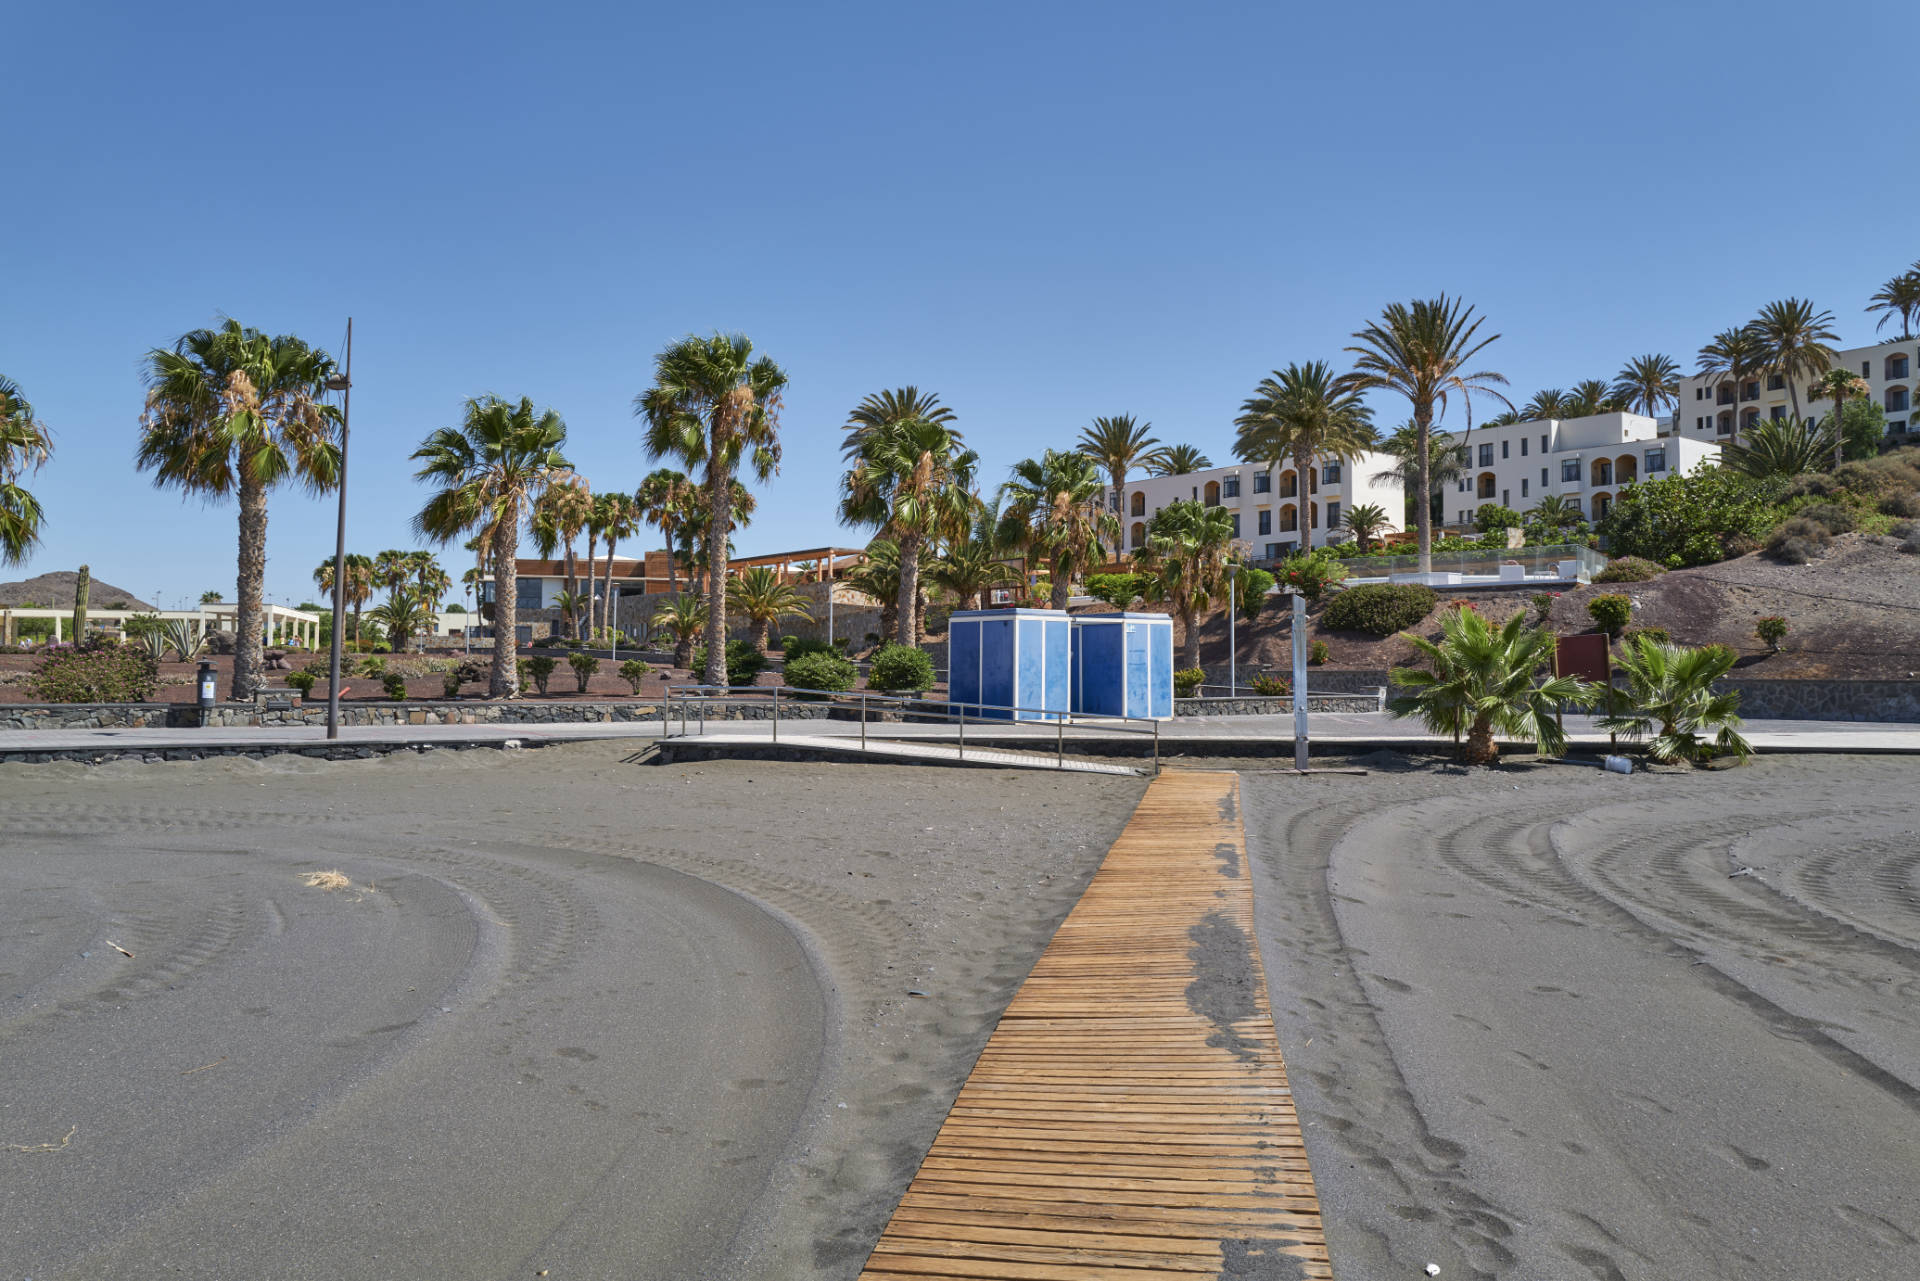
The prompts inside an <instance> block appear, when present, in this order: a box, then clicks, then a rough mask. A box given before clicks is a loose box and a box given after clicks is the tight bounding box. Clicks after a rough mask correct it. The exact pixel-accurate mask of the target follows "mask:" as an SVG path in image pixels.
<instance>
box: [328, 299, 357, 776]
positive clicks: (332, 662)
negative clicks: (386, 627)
mask: <svg viewBox="0 0 1920 1281" xmlns="http://www.w3.org/2000/svg"><path fill="white" fill-rule="evenodd" d="M326 386H327V390H328V391H337V392H339V393H340V394H341V398H340V478H339V479H340V513H339V516H338V517H337V518H336V520H335V522H334V530H333V644H332V645H331V646H330V647H329V651H330V652H329V653H328V656H327V737H328V738H339V737H340V630H341V627H340V625H341V623H342V621H343V620H344V618H345V615H346V611H347V420H348V418H350V417H351V416H352V410H353V317H352V316H348V317H347V366H346V368H345V370H343V371H342V372H341V373H339V374H336V375H335V376H334V377H332V378H329V379H327V383H326Z"/></svg>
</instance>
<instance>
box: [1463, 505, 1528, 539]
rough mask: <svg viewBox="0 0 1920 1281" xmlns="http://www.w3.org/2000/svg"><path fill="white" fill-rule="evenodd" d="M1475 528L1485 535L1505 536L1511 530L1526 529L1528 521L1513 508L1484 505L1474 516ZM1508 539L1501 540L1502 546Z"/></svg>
mask: <svg viewBox="0 0 1920 1281" xmlns="http://www.w3.org/2000/svg"><path fill="white" fill-rule="evenodd" d="M1473 527H1474V528H1475V529H1477V530H1479V531H1480V532H1481V533H1483V534H1493V533H1498V534H1502V535H1504V534H1505V533H1506V531H1507V530H1509V529H1524V528H1525V527H1526V520H1525V518H1524V517H1522V516H1521V515H1520V513H1519V512H1517V511H1515V510H1513V508H1511V507H1502V506H1501V505H1500V504H1499V503H1484V504H1482V505H1481V507H1480V509H1479V510H1478V511H1476V512H1474V514H1473ZM1505 545H1506V539H1505V538H1504V537H1503V538H1502V539H1501V546H1503V547H1504V546H1505Z"/></svg>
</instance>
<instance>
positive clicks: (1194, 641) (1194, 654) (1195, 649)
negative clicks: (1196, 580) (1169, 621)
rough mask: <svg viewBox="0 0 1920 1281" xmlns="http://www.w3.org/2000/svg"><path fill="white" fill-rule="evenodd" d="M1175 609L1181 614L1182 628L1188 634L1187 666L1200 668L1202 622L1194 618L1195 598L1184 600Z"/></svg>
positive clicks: (1186, 647)
mask: <svg viewBox="0 0 1920 1281" xmlns="http://www.w3.org/2000/svg"><path fill="white" fill-rule="evenodd" d="M1175 608H1177V609H1178V610H1179V612H1180V626H1181V627H1183V628H1185V629H1186V633H1187V643H1186V646H1185V649H1186V651H1187V662H1186V665H1187V666H1188V667H1198V666H1200V622H1199V619H1198V618H1196V617H1195V616H1194V610H1193V598H1192V597H1191V596H1188V597H1186V598H1184V599H1182V600H1181V601H1179V602H1178V603H1177V605H1176V606H1175Z"/></svg>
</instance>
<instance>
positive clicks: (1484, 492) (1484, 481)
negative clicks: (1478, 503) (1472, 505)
mask: <svg viewBox="0 0 1920 1281" xmlns="http://www.w3.org/2000/svg"><path fill="white" fill-rule="evenodd" d="M1473 485H1474V489H1473V496H1474V497H1475V498H1492V497H1493V486H1494V479H1493V473H1492V472H1490V471H1483V472H1481V473H1480V477H1479V479H1478V480H1476V481H1474V482H1473Z"/></svg>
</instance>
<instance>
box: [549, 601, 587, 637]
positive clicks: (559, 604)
mask: <svg viewBox="0 0 1920 1281" xmlns="http://www.w3.org/2000/svg"><path fill="white" fill-rule="evenodd" d="M582 599H583V597H582V596H581V595H580V593H579V592H569V591H559V592H555V593H554V596H553V607H554V608H555V609H557V610H559V611H560V617H561V618H562V619H563V620H565V622H566V624H567V634H568V635H569V636H576V637H577V636H579V635H580V603H581V601H582Z"/></svg>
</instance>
